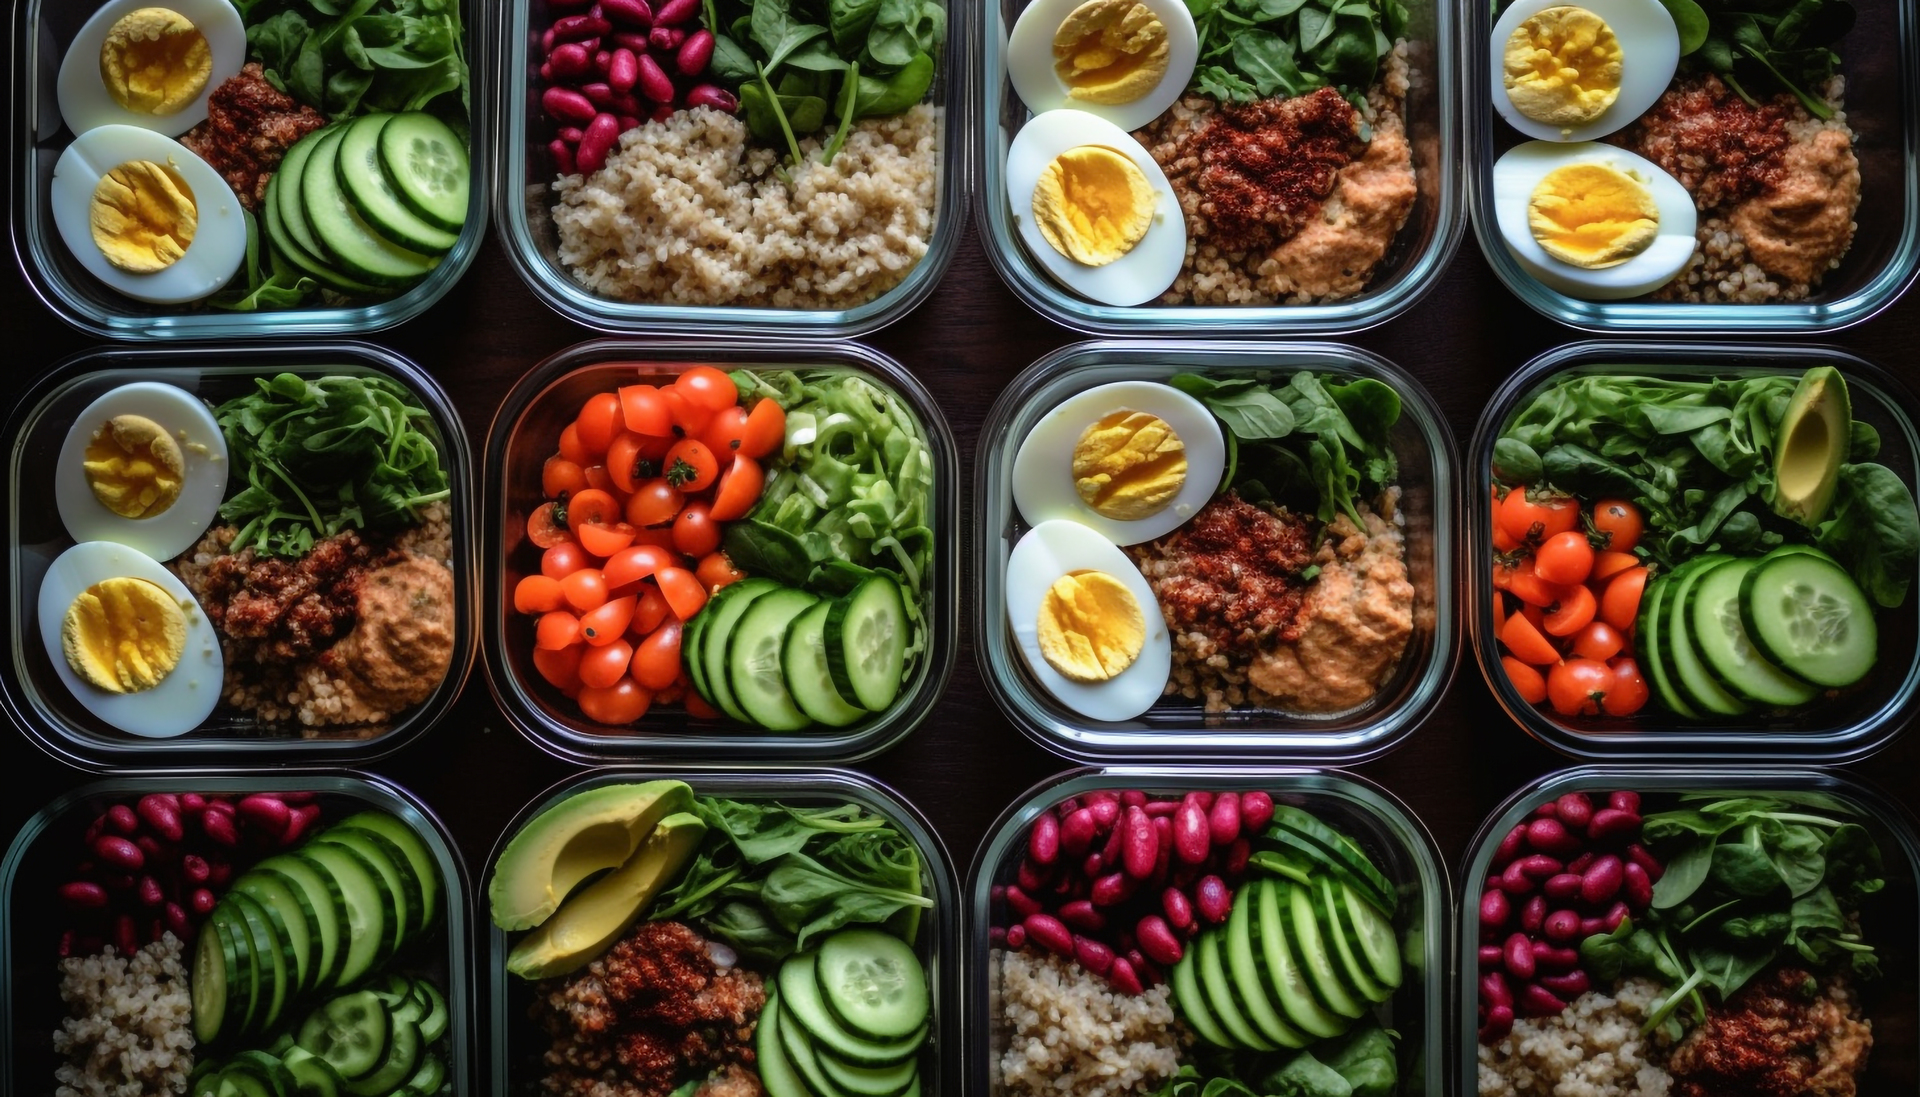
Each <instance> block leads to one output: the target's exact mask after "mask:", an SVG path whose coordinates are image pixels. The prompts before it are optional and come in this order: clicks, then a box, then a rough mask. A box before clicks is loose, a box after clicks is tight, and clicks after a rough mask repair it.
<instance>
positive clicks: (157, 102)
mask: <svg viewBox="0 0 1920 1097" xmlns="http://www.w3.org/2000/svg"><path fill="white" fill-rule="evenodd" d="M246 63H247V30H246V27H245V26H244V25H243V24H242V23H241V21H240V13H239V12H238V11H236V10H235V9H234V6H233V5H232V4H230V3H228V2H227V0H113V2H111V3H108V4H105V5H103V6H102V7H101V8H100V10H98V11H96V12H94V13H93V16H92V17H91V18H89V19H88V20H87V21H86V23H84V24H83V25H82V26H81V27H80V33H79V34H77V35H75V36H74V39H73V43H72V44H71V45H70V46H68V47H67V54H66V56H65V57H64V58H63V59H62V60H61V62H60V79H59V83H58V84H57V85H56V90H57V92H58V98H59V101H60V118H61V120H62V121H64V122H66V124H67V128H68V129H70V130H72V131H73V133H74V135H75V136H79V135H80V134H83V133H85V132H87V131H88V130H90V129H93V128H94V127H96V126H105V125H123V126H139V127H141V128H142V129H150V130H154V131H156V132H158V133H164V134H166V135H167V136H169V137H177V136H179V135H180V134H183V133H185V132H187V131H188V130H190V129H192V128H193V127H194V126H196V125H198V124H200V122H201V121H202V120H203V119H205V118H206V116H207V96H208V95H209V94H211V93H212V91H213V89H214V88H217V87H219V86H220V85H221V84H222V83H224V82H226V81H227V80H228V79H230V78H232V77H233V76H235V75H237V74H238V73H239V72H240V67H241V66H242V65H245V64H246Z"/></svg>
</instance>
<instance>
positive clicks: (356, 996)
mask: <svg viewBox="0 0 1920 1097" xmlns="http://www.w3.org/2000/svg"><path fill="white" fill-rule="evenodd" d="M415 1036H416V1037H417V1036H418V1033H417V1032H416V1033H415ZM392 1038H393V1024H392V1018H391V1017H390V1016H389V1015H388V1013H387V1006H386V1003H385V1002H382V1001H381V1000H380V999H379V998H378V997H377V996H375V995H374V993H373V992H372V991H368V990H357V991H353V992H351V993H347V994H342V995H340V996H339V997H337V998H333V999H330V1000H328V1001H327V1002H325V1003H323V1004H322V1005H321V1006H320V1008H318V1009H316V1010H314V1011H313V1012H312V1013H310V1014H308V1015H307V1019H306V1021H305V1022H303V1023H302V1024H301V1025H300V1035H299V1036H297V1037H295V1042H296V1043H298V1044H299V1045H300V1046H301V1047H303V1048H306V1049H307V1050H308V1051H311V1052H313V1053H314V1054H315V1055H317V1056H319V1057H320V1058H322V1059H325V1060H326V1061H327V1065H328V1066H330V1067H332V1068H333V1069H334V1071H335V1072H336V1073H338V1074H339V1075H340V1077H341V1078H342V1079H344V1080H345V1082H346V1083H347V1086H348V1087H351V1086H352V1084H353V1081H354V1080H355V1079H358V1078H365V1077H367V1076H368V1075H370V1074H372V1073H373V1072H374V1071H376V1070H378V1069H380V1066H381V1064H383V1063H385V1062H386V1061H387V1044H388V1042H389V1041H390V1040H391V1039H392Z"/></svg>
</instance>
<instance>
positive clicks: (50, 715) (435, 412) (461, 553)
mask: <svg viewBox="0 0 1920 1097" xmlns="http://www.w3.org/2000/svg"><path fill="white" fill-rule="evenodd" d="M341 367H346V368H349V369H354V370H364V371H367V372H371V373H374V374H376V375H381V376H387V377H391V378H392V379H394V380H396V381H398V382H400V383H401V384H403V385H405V386H406V387H407V388H408V390H409V391H411V392H412V393H413V394H414V395H415V396H416V397H418V398H419V400H420V403H421V405H422V406H424V407H425V408H426V409H427V410H428V412H429V413H431V414H432V416H433V418H434V424H435V426H436V427H437V428H438V429H439V431H440V437H441V441H442V442H443V443H444V447H445V452H444V453H442V454H441V461H442V463H443V464H444V465H445V466H446V471H447V480H448V483H449V484H451V485H454V486H455V488H456V490H455V491H454V493H453V495H452V496H451V497H450V498H449V500H448V506H449V509H450V510H451V512H452V514H451V521H452V526H453V533H452V542H453V543H452V551H453V556H452V563H453V568H454V622H455V639H454V651H453V657H452V659H451V661H450V662H449V663H448V665H447V673H446V676H445V677H444V678H443V679H442V680H441V682H440V684H439V686H437V687H436V688H435V689H434V691H433V693H432V694H431V695H429V696H428V698H427V699H426V700H425V701H423V702H421V703H420V704H419V705H417V706H414V708H413V710H412V712H411V713H409V714H407V715H406V716H405V717H403V718H402V719H401V720H399V721H396V722H395V723H394V724H393V725H391V726H390V727H389V729H388V730H387V731H386V732H385V733H384V734H381V735H376V736H374V737H372V738H369V739H303V738H296V737H284V736H267V737H259V738H237V737H231V736H230V737H225V738H206V739H196V738H193V737H192V733H189V734H188V736H187V737H175V738H172V739H144V738H140V737H138V736H130V735H123V740H113V741H108V740H106V739H104V738H101V739H97V740H96V738H95V737H94V736H93V735H92V734H91V733H85V734H83V733H81V732H79V731H77V730H76V729H75V728H74V726H73V725H72V722H71V721H70V720H69V719H67V718H66V717H64V716H62V715H60V714H59V713H58V712H57V711H56V709H57V704H55V703H50V702H49V701H48V700H47V699H46V698H45V697H43V696H42V695H41V693H40V691H39V690H38V689H37V688H35V687H33V685H32V684H31V678H30V677H29V675H28V673H27V669H26V667H25V665H24V662H23V660H24V659H25V657H26V652H27V651H28V650H37V649H38V648H39V643H38V641H37V640H33V641H31V642H29V641H28V640H26V639H23V633H24V623H23V615H24V614H25V612H26V605H25V603H24V602H22V603H20V604H15V599H14V592H15V591H17V590H19V589H20V587H21V583H22V581H23V580H22V575H21V562H20V546H19V541H18V539H17V536H16V538H15V541H14V549H13V552H12V553H11V554H10V555H9V557H8V564H7V582H6V586H5V588H4V589H3V590H0V609H4V611H5V613H6V615H7V626H6V627H7V629H8V630H9V635H10V636H11V639H12V645H11V646H12V649H13V650H12V653H11V657H10V659H9V660H8V662H7V663H6V664H5V665H3V666H0V710H4V711H5V712H6V715H7V716H8V717H9V718H11V720H12V721H13V723H14V724H15V725H16V726H18V727H19V728H20V729H21V730H22V731H23V732H24V733H25V734H26V736H27V738H29V739H31V740H33V742H34V743H36V744H37V745H39V747H40V748H41V749H42V750H44V751H46V752H47V753H48V754H50V755H52V756H53V757H54V758H56V759H58V760H60V761H62V762H65V763H67V764H68V765H71V766H76V767H78V768H80V769H83V770H92V771H113V770H116V769H118V768H120V767H125V766H139V767H140V768H141V769H143V770H148V769H151V770H155V771H183V770H184V771H187V772H192V771H193V770H194V769H196V768H197V767H216V768H217V767H222V766H226V765H231V766H234V767H245V766H249V765H258V764H261V763H264V762H267V761H271V762H272V763H273V764H274V765H276V766H285V767H288V768H290V769H298V768H302V767H307V766H339V765H341V764H343V763H347V762H351V763H355V764H364V763H367V762H371V761H373V760H375V759H379V758H383V757H386V756H387V755H389V754H391V753H393V752H394V751H396V750H399V749H400V748H401V747H403V746H405V745H406V744H407V743H409V742H411V741H413V740H414V739H415V738H417V737H418V736H419V735H420V734H421V733H423V732H424V731H426V729H427V728H428V727H431V726H432V725H433V724H434V723H436V722H438V721H439V720H440V718H441V717H443V716H445V715H446V713H447V712H448V711H449V710H451V708H452V707H453V704H454V702H455V701H456V700H457V699H458V698H459V695H460V691H461V689H462V688H463V687H464V686H465V684H466V681H467V677H468V675H469V674H471V673H472V670H473V664H474V661H475V659H476V651H477V645H476V644H475V642H474V631H475V628H476V623H475V621H474V613H475V607H476V606H478V605H479V604H480V594H479V592H480V586H479V564H478V563H477V562H476V552H475V549H474V537H475V532H474V531H475V529H476V526H475V524H474V500H473V491H472V487H471V485H472V484H473V482H474V481H473V472H472V468H473V459H472V456H471V453H470V451H469V449H468V444H467V434H466V428H465V426H464V424H462V422H461V420H460V416H459V413H458V412H457V411H456V410H455V409H454V407H453V404H452V402H451V401H450V400H449V399H448V397H447V395H446V393H445V392H444V391H443V390H442V389H441V388H440V386H439V383H438V382H436V381H435V380H434V379H433V377H432V376H431V375H430V374H428V373H427V372H426V371H425V370H423V369H421V368H420V367H419V366H417V365H415V364H414V363H413V362H412V361H410V360H409V359H407V358H405V357H403V356H401V355H400V354H398V353H396V352H394V351H391V350H388V349H386V348H384V347H379V346H375V345H374V344H371V343H362V342H358V341H354V340H337V341H326V342H317V341H305V342H289V343H222V344H200V345H189V344H171V345H161V346H156V347H131V346H126V345H124V344H104V345H100V346H95V347H92V348H89V349H87V350H82V351H78V352H76V353H74V354H71V355H68V356H67V357H66V358H63V359H61V360H60V362H58V363H57V364H55V365H54V366H53V367H52V368H51V369H49V370H48V371H47V372H46V373H45V374H43V375H42V376H40V377H39V378H37V379H36V380H35V381H34V382H33V383H32V385H31V386H30V387H29V388H28V389H27V390H26V392H25V393H24V394H22V396H21V397H20V399H19V401H18V402H17V403H16V404H15V405H14V407H13V409H12V411H11V412H10V413H9V415H8V417H7V419H6V435H5V437H6V439H7V454H8V471H9V475H10V476H14V477H15V479H17V476H15V474H17V473H18V471H19V462H20V460H21V458H22V452H21V446H22V444H23V443H24V441H25V435H24V432H25V431H26V430H27V428H28V427H29V426H30V425H31V424H32V422H33V421H35V420H37V419H38V418H39V417H40V416H41V414H42V413H43V409H44V408H45V406H46V405H47V403H48V402H49V401H51V400H52V399H54V398H55V397H57V396H59V395H60V394H61V393H63V392H66V391H67V390H69V389H70V388H72V387H73V386H75V385H77V384H80V383H82V382H84V381H85V380H86V379H87V378H89V377H91V376H94V375H97V374H100V373H105V372H109V371H129V372H131V371H145V374H146V375H145V377H144V378H143V379H145V380H166V381H169V383H175V384H179V383H180V379H179V378H173V377H169V376H167V375H166V374H165V373H163V372H162V371H179V372H181V373H186V372H193V373H196V374H197V373H202V372H210V371H218V372H231V373H236V374H243V373H252V374H253V375H255V376H267V375H268V374H269V373H270V372H271V371H274V370H276V369H286V370H293V371H296V372H301V373H303V374H305V375H309V376H311V375H315V374H318V373H321V372H324V371H327V370H329V369H335V368H341ZM131 379H132V378H129V380H131ZM183 387H184V386H183ZM9 482H13V480H10V481H9ZM462 485H465V487H462ZM6 516H7V523H8V529H9V530H15V531H17V530H18V529H19V528H20V493H19V492H17V491H10V492H8V494H7V506H6ZM69 539H70V538H69ZM222 756H230V760H229V761H219V760H217V759H220V758H221V757H222Z"/></svg>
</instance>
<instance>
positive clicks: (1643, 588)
mask: <svg viewBox="0 0 1920 1097" xmlns="http://www.w3.org/2000/svg"><path fill="white" fill-rule="evenodd" d="M1646 592H1647V569H1646V568H1628V569H1627V570H1626V571H1623V572H1621V573H1620V574H1618V575H1616V576H1614V577H1613V578H1612V579H1611V580H1609V581H1608V582H1607V589H1606V591H1605V592H1604V593H1603V594H1602V595H1601V598H1600V619H1601V620H1602V621H1605V622H1606V623H1607V624H1609V625H1612V626H1613V627H1614V628H1616V629H1619V630H1620V631H1621V632H1631V631H1632V630H1633V626H1634V622H1635V621H1637V620H1638V619H1639V617H1640V599H1641V597H1642V596H1643V595H1645V594H1646Z"/></svg>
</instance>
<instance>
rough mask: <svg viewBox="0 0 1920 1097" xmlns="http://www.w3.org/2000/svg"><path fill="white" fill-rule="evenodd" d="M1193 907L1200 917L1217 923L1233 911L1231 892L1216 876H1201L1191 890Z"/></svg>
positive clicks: (1224, 919)
mask: <svg viewBox="0 0 1920 1097" xmlns="http://www.w3.org/2000/svg"><path fill="white" fill-rule="evenodd" d="M1193 909H1194V910H1195V911H1196V912H1198V913H1199V915H1200V917H1202V918H1204V919H1206V920H1207V921H1209V922H1212V923H1213V924H1215V925H1219V924H1220V923H1221V922H1224V921H1226V920H1227V915H1229V914H1231V913H1233V893H1232V892H1231V891H1228V890H1227V882H1226V881H1225V880H1222V879H1221V878H1220V877H1218V876H1208V877H1205V878H1203V879H1202V880H1201V881H1200V883H1199V884H1198V885H1197V886H1196V887H1195V888H1194V891H1193Z"/></svg>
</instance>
